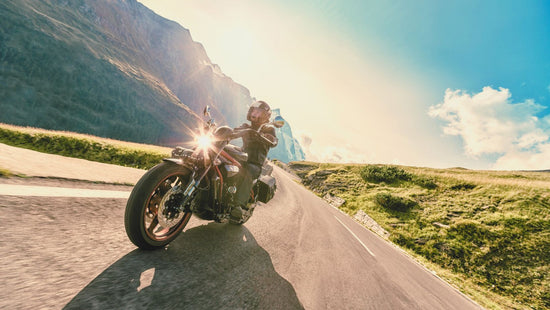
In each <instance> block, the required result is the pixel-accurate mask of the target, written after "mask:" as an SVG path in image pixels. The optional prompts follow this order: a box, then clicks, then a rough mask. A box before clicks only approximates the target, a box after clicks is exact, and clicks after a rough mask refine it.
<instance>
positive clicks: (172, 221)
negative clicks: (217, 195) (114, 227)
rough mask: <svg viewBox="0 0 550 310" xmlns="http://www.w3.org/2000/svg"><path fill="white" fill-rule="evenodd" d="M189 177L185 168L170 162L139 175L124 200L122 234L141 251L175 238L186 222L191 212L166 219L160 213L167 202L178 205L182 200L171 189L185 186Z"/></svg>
mask: <svg viewBox="0 0 550 310" xmlns="http://www.w3.org/2000/svg"><path fill="white" fill-rule="evenodd" d="M190 176H191V172H190V171H189V169H187V168H186V167H183V166H180V165H177V164H174V163H171V162H162V163H160V164H158V165H156V166H155V167H153V168H151V169H150V170H149V171H147V173H145V174H144V175H143V177H142V178H141V179H140V180H139V181H138V183H137V184H136V185H135V186H134V189H133V190H132V193H131V194H130V197H129V198H128V202H127V204H126V211H125V214H124V226H125V228H126V234H127V235H128V238H129V239H130V241H132V243H133V244H135V245H136V246H138V247H139V248H140V249H143V250H155V249H159V248H163V247H164V246H166V245H167V244H168V243H170V242H172V241H173V240H174V239H176V237H177V236H178V235H179V234H180V233H181V231H182V230H183V228H184V227H185V225H187V223H188V222H189V219H190V218H191V212H176V213H175V215H174V214H171V215H170V216H168V217H167V216H166V214H165V213H163V212H162V210H165V211H166V210H167V208H168V207H167V206H166V205H167V204H168V203H172V204H177V203H178V198H179V199H181V198H182V197H179V196H177V194H173V193H172V191H171V189H172V188H174V187H175V186H177V185H180V186H186V185H187V184H188V182H189V178H190ZM161 204H162V205H161ZM159 210H161V214H160V215H159ZM163 214H164V215H163Z"/></svg>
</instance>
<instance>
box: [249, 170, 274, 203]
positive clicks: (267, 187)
mask: <svg viewBox="0 0 550 310" xmlns="http://www.w3.org/2000/svg"><path fill="white" fill-rule="evenodd" d="M254 189H255V193H254V194H255V195H256V197H257V200H258V201H260V202H263V203H267V202H268V201H270V200H271V198H273V196H274V195H275V190H276V189H277V182H276V180H275V178H274V177H272V176H270V175H262V176H260V177H259V178H258V182H256V186H255V187H254Z"/></svg>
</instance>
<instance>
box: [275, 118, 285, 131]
mask: <svg viewBox="0 0 550 310" xmlns="http://www.w3.org/2000/svg"><path fill="white" fill-rule="evenodd" d="M284 125H285V120H284V118H282V117H281V116H275V118H274V119H273V126H275V127H277V128H281V127H283V126H284Z"/></svg>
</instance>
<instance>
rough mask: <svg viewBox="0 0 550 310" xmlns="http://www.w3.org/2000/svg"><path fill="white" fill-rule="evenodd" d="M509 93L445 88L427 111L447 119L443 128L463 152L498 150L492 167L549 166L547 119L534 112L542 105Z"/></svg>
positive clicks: (549, 129) (490, 151)
mask: <svg viewBox="0 0 550 310" xmlns="http://www.w3.org/2000/svg"><path fill="white" fill-rule="evenodd" d="M511 97H512V96H511V93H510V91H509V90H508V89H506V88H499V89H498V90H496V89H493V88H491V87H484V88H483V90H482V91H481V92H480V93H478V94H474V95H470V94H468V93H466V92H464V91H461V90H455V91H452V90H450V89H447V90H446V91H445V98H444V101H443V103H440V104H438V105H435V106H432V107H430V109H429V115H430V116H432V117H437V118H440V119H442V120H444V121H446V122H447V124H446V125H445V127H444V128H443V132H444V133H445V134H448V135H456V136H460V137H461V138H462V139H463V141H464V149H465V152H466V154H467V155H470V156H474V157H475V156H480V155H484V154H498V155H499V156H500V157H499V158H498V159H497V161H496V162H495V164H494V166H493V168H494V169H548V168H550V141H549V138H550V126H549V124H550V122H549V120H550V119H548V118H544V119H543V120H540V119H539V118H537V117H536V116H535V114H536V113H537V112H539V111H541V110H542V109H544V107H543V106H541V105H538V104H536V103H535V102H534V101H533V100H526V101H525V102H521V103H513V102H512V101H511Z"/></svg>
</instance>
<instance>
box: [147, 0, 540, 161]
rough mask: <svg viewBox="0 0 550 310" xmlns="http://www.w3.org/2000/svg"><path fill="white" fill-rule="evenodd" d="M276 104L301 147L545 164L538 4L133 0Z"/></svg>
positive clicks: (335, 156) (388, 156)
mask: <svg viewBox="0 0 550 310" xmlns="http://www.w3.org/2000/svg"><path fill="white" fill-rule="evenodd" d="M138 1H140V2H141V3H143V4H144V5H146V6H147V7H149V8H150V9H152V10H153V11H155V12H156V13H157V14H159V15H161V16H163V17H166V18H168V19H171V20H174V21H176V22H178V23H179V24H180V25H182V26H183V27H185V28H187V29H189V31H190V33H191V36H192V37H193V40H195V41H197V42H200V43H201V44H203V46H204V47H205V49H206V52H207V54H208V56H209V57H210V59H211V61H212V62H213V63H216V64H218V65H219V66H220V68H221V70H222V71H223V72H224V73H225V74H226V75H228V76H229V77H231V78H232V79H233V80H234V81H236V82H237V83H239V84H242V85H243V86H245V87H247V88H248V89H249V90H250V92H251V95H252V96H253V97H255V98H257V99H258V100H264V101H266V102H268V103H269V104H270V105H271V106H272V108H280V109H281V113H282V115H283V117H284V118H285V119H286V120H287V121H288V122H289V124H290V125H291V127H292V130H293V133H294V135H295V136H296V137H297V138H298V139H299V141H300V142H301V145H302V147H303V148H304V150H305V152H306V159H307V160H311V161H319V162H345V163H382V164H399V165H408V166H421V167H434V168H449V167H465V168H470V169H491V170H524V169H525V170H539V169H550V3H549V2H547V1H543V0H533V1H502V0H498V1H495V0H487V1H470V0H463V1H437V0H421V1H406V0H393V1H374V0H342V1H329V0H303V1H294V0H277V1H273V0H231V1H229V0H186V1H179V0H138Z"/></svg>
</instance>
